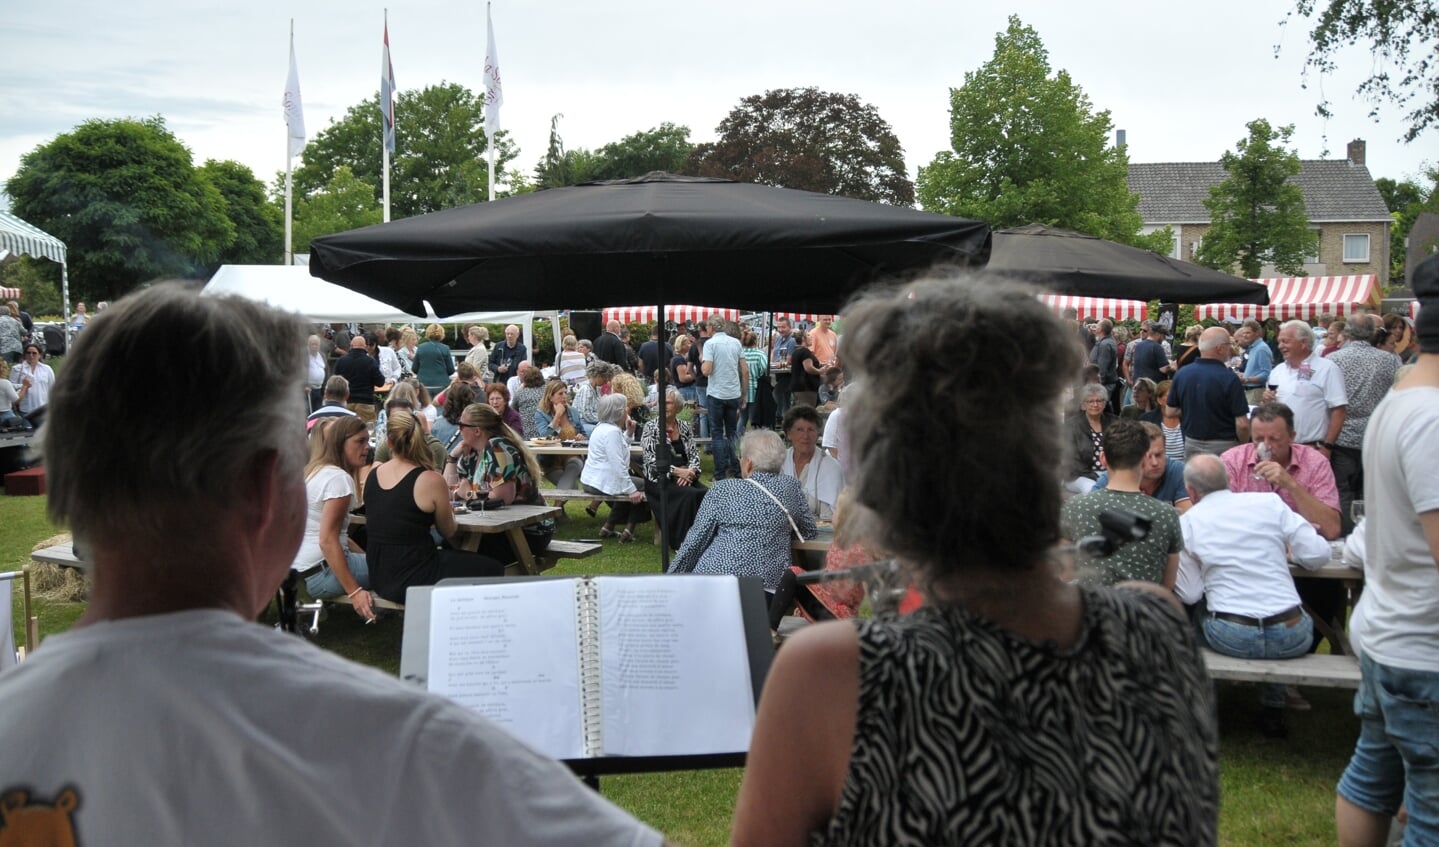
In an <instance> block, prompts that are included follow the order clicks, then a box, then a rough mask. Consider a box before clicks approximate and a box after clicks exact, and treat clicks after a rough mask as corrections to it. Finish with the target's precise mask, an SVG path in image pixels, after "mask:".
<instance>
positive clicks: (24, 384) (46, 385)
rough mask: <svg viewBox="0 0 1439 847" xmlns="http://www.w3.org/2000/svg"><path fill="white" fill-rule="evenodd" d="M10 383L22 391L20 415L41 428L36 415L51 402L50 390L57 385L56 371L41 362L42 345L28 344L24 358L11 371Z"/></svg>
mask: <svg viewBox="0 0 1439 847" xmlns="http://www.w3.org/2000/svg"><path fill="white" fill-rule="evenodd" d="M10 382H11V383H12V384H13V385H14V386H15V387H16V388H17V389H20V392H19V393H20V414H21V416H22V417H25V418H27V419H29V421H30V423H32V424H35V425H36V426H39V424H40V421H39V419H38V418H36V417H34V414H35V413H36V412H38V411H40V410H41V409H44V408H45V406H46V405H48V404H49V402H50V388H51V387H52V386H53V385H54V384H55V371H53V370H51V369H50V366H49V365H47V364H45V363H44V362H42V361H40V345H38V344H33V343H27V344H26V345H25V353H24V358H23V359H21V360H20V364H18V365H16V366H15V367H14V368H13V369H11V371H10Z"/></svg>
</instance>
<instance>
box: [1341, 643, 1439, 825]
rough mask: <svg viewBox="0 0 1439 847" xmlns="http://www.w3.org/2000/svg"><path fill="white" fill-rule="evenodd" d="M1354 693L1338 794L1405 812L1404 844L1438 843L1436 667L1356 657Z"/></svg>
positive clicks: (1364, 805) (1362, 804) (1384, 810)
mask: <svg viewBox="0 0 1439 847" xmlns="http://www.w3.org/2000/svg"><path fill="white" fill-rule="evenodd" d="M1359 672H1360V674H1361V675H1362V680H1361V682H1360V683H1359V690H1358V691H1357V692H1355V694H1354V714H1356V715H1358V716H1359V720H1360V724H1359V740H1358V741H1357V742H1355V744H1354V756H1353V758H1351V759H1350V760H1349V767H1347V768H1345V769H1344V775H1343V776H1342V777H1340V778H1339V788H1338V789H1337V790H1338V792H1339V794H1340V796H1342V797H1343V798H1344V799H1346V800H1348V801H1349V802H1351V803H1353V804H1354V805H1356V806H1358V807H1359V808H1361V809H1366V810H1368V811H1370V812H1374V813H1376V814H1381V815H1386V816H1387V815H1393V814H1394V813H1395V812H1397V811H1398V810H1399V803H1400V801H1403V803H1404V805H1405V808H1406V809H1407V810H1408V812H1409V823H1408V825H1407V826H1406V827H1405V829H1404V843H1405V844H1439V673H1436V672H1434V671H1414V670H1408V669H1405V668H1395V667H1390V666H1388V665H1381V664H1379V663H1378V662H1376V661H1374V660H1372V659H1370V658H1369V657H1368V656H1360V657H1359Z"/></svg>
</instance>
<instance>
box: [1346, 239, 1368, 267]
mask: <svg viewBox="0 0 1439 847" xmlns="http://www.w3.org/2000/svg"><path fill="white" fill-rule="evenodd" d="M1344 261H1346V262H1367V261H1369V236H1368V234H1366V233H1359V234H1357V235H1345V236H1344Z"/></svg>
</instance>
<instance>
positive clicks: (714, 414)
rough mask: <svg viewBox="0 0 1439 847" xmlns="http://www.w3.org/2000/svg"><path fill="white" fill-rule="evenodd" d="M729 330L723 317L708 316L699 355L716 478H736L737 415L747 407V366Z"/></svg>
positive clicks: (737, 468)
mask: <svg viewBox="0 0 1439 847" xmlns="http://www.w3.org/2000/svg"><path fill="white" fill-rule="evenodd" d="M728 327H729V323H728V322H727V321H726V320H725V318H724V316H723V315H721V314H719V313H715V314H713V315H710V319H709V328H710V332H711V335H710V339H709V341H707V342H705V347H704V351H703V352H702V353H701V354H700V361H701V362H702V364H701V366H700V369H701V370H702V371H703V372H704V375H705V376H706V377H708V378H709V386H708V388H707V392H706V394H707V408H708V409H709V419H710V436H711V437H712V438H713V439H714V441H713V447H714V456H715V464H714V475H715V479H723V478H724V477H725V476H726V475H728V476H739V471H740V468H739V456H738V455H736V451H735V447H736V440H737V437H738V434H739V430H738V427H739V416H740V414H741V413H742V412H743V411H744V410H745V408H746V407H747V406H748V405H749V396H748V395H749V367H748V366H746V365H745V361H744V355H743V352H742V348H741V347H740V343H739V339H737V338H735V337H734V336H732V335H730V334H729V333H727V332H725V330H726V329H727V328H728Z"/></svg>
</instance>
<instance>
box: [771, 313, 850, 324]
mask: <svg viewBox="0 0 1439 847" xmlns="http://www.w3.org/2000/svg"><path fill="white" fill-rule="evenodd" d="M837 317H839V315H815V314H808V313H803V314H802V313H800V312H775V313H774V319H775V320H779V319H780V318H789V319H790V320H792V321H805V322H808V323H817V322H818V321H819V319H820V318H829V319H830V320H834V319H835V318H837Z"/></svg>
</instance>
